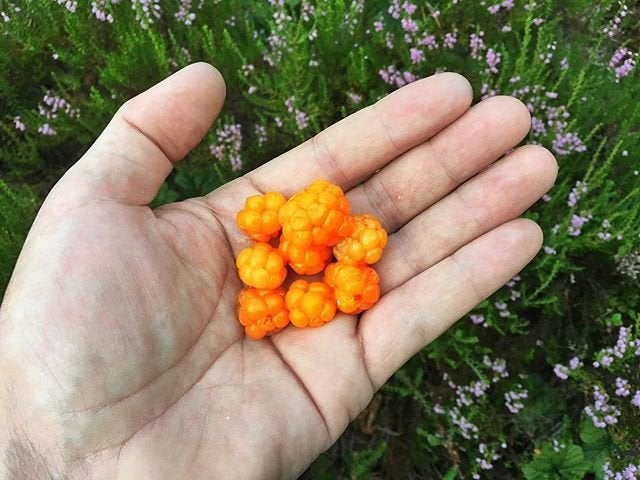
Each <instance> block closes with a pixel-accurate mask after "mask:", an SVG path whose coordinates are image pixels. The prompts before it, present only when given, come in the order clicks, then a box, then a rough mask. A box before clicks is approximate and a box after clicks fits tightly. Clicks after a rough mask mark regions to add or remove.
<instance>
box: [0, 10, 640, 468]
mask: <svg viewBox="0 0 640 480" xmlns="http://www.w3.org/2000/svg"><path fill="white" fill-rule="evenodd" d="M639 14H640V10H639V9H638V7H637V6H636V5H635V4H634V3H632V2H628V3H625V2H624V1H612V0H600V1H597V2H592V1H590V0H567V1H552V0H537V1H525V0H503V1H498V0H494V1H472V0H433V1H431V2H415V3H413V2H411V1H409V0H407V1H400V0H370V1H367V2H365V1H364V0H353V1H351V0H327V1H322V2H310V1H307V0H286V1H285V0H269V1H248V0H216V1H214V0H209V1H200V0H181V1H178V0H117V1H116V0H95V1H92V2H81V1H75V0H31V1H29V2H17V1H14V2H9V1H6V0H4V1H1V0H0V38H1V39H2V45H3V48H2V49H1V50H0V92H2V94H1V95H0V145H1V147H0V172H1V174H2V178H4V179H5V181H6V182H7V183H8V184H11V185H12V187H8V186H7V185H6V184H5V183H4V182H3V183H0V262H1V263H0V274H1V275H0V285H4V283H3V282H6V279H7V276H8V273H7V272H10V270H11V268H12V266H13V262H14V261H15V258H16V256H17V252H18V250H19V248H20V244H21V242H22V241H23V238H24V234H25V233H26V229H27V228H28V223H29V221H30V219H31V218H32V215H33V212H34V207H35V201H34V200H33V197H31V195H32V194H31V193H30V192H36V195H37V196H38V197H39V198H43V197H44V195H45V194H46V191H47V189H48V188H50V186H51V185H52V184H53V183H54V182H55V181H56V179H57V178H59V176H60V175H61V174H62V173H63V172H64V170H65V168H66V167H68V166H69V165H70V164H71V163H73V162H74V161H75V159H77V158H78V156H80V155H81V154H82V153H83V152H84V151H85V150H86V149H87V148H88V146H89V145H90V144H91V142H92V141H93V139H95V137H96V136H97V135H98V133H99V132H100V131H101V129H102V128H103V127H104V126H105V124H106V123H107V121H108V120H109V118H110V117H111V115H113V113H114V112H115V110H116V109H117V108H118V106H119V105H120V104H121V103H122V102H123V101H125V100H126V99H127V98H129V97H131V96H132V95H135V94H136V93H138V92H139V91H141V90H143V89H145V88H147V87H149V86H150V85H152V84H153V83H155V82H157V81H159V80H160V79H162V78H163V77H165V76H167V75H168V74H170V73H171V72H173V71H175V70H177V69H179V68H181V67H182V66H184V65H187V64H189V63H191V62H195V61H207V62H210V63H212V64H214V65H215V66H216V67H217V68H218V69H219V70H220V71H221V72H222V73H223V75H224V77H225V79H226V82H227V102H226V106H225V108H224V110H223V114H222V116H221V118H220V119H219V121H218V122H217V123H216V124H215V125H214V126H213V128H212V129H211V131H210V132H209V134H208V135H207V136H206V138H205V140H204V141H203V142H202V144H201V145H200V146H198V147H197V148H196V149H195V150H194V151H193V152H192V153H191V154H190V155H189V157H188V158H187V159H186V160H184V161H183V162H181V163H180V164H179V165H178V166H177V168H176V170H175V171H174V173H173V174H172V175H171V176H170V177H169V179H168V180H167V182H166V184H165V185H164V186H163V188H162V190H161V192H160V194H159V195H158V197H157V198H156V199H155V201H154V204H155V205H159V204H162V203H167V202H171V201H174V200H179V199H183V198H187V197H190V196H195V195H202V194H204V193H206V192H208V191H210V190H212V189H214V188H216V187H217V186H219V185H221V184H222V183H224V182H226V181H228V180H230V179H232V178H234V177H235V176H237V175H240V174H242V173H243V172H245V171H247V170H249V169H251V168H254V167H255V166H257V165H259V164H261V163H263V162H266V161H268V160H269V159H271V158H273V157H274V156H276V155H278V154H279V153H281V152H283V151H285V150H287V149H289V148H290V147H292V146H294V145H296V144H297V143H299V142H300V141H302V140H304V139H306V138H309V137H310V136H312V135H313V134H314V133H315V132H317V131H318V130H320V129H322V128H324V127H326V126H328V125H330V124H331V123H333V122H334V121H336V120H338V119H339V118H342V117H344V116H345V115H348V114H349V113H351V112H353V111H355V110H357V109H359V108H361V107H363V106H365V105H368V104H370V103H372V102H374V101H375V100H376V99H378V98H380V97H381V96H383V95H385V94H387V93H388V92H390V91H392V90H394V89H397V88H399V87H402V86H403V85H405V84H407V83H410V82H412V81H415V80H416V79H418V78H421V77H425V76H428V75H431V74H433V73H434V72H438V71H444V70H449V71H457V72H460V73H462V74H464V75H465V76H466V77H467V78H469V80H470V81H471V83H472V84H473V86H474V90H475V94H476V100H480V99H483V98H487V97H489V96H492V95H496V94H505V95H513V96H515V97H517V98H519V99H521V100H522V101H523V102H524V103H525V104H526V105H527V107H528V108H529V111H530V112H531V115H532V129H531V132H530V134H529V136H528V138H527V139H526V140H525V143H537V144H541V145H544V146H545V147H547V148H549V149H550V150H551V151H552V152H553V153H554V154H555V155H556V157H557V159H558V162H559V165H560V173H559V178H558V181H557V184H556V186H555V187H554V188H553V189H552V190H551V191H550V192H549V193H548V194H547V195H546V196H545V197H544V198H543V199H542V200H541V201H540V202H538V204H537V205H535V207H534V208H533V209H532V210H531V211H529V212H528V213H527V216H529V217H530V218H532V219H534V220H536V221H537V222H538V223H539V224H540V225H541V226H542V228H543V230H544V233H545V243H544V247H543V250H542V251H541V252H540V254H539V255H538V256H537V258H536V259H535V260H534V261H533V262H532V264H531V265H530V266H529V267H527V268H526V269H525V270H524V271H523V272H522V273H521V274H520V275H518V276H516V277H514V278H513V279H512V280H511V281H510V282H509V283H507V285H505V286H504V288H503V289H501V290H500V291H499V292H497V293H496V294H495V295H494V296H492V297H491V298H490V299H489V300H487V301H485V302H483V303H482V304H481V305H479V306H478V307H477V308H476V309H475V310H474V311H473V312H472V313H471V314H470V315H469V316H468V317H466V318H463V319H462V320H460V322H458V324H457V325H456V326H455V327H454V328H452V329H451V330H450V331H449V332H448V333H446V334H445V335H443V336H442V337H441V338H439V339H438V340H437V341H436V342H434V343H433V344H432V345H430V346H429V347H427V348H426V349H424V350H423V351H422V352H421V353H420V354H418V355H417V356H416V357H415V358H414V359H412V360H411V361H410V362H409V363H408V364H407V365H406V366H405V367H404V368H403V369H402V370H401V371H400V372H399V373H398V374H397V375H396V376H395V377H394V378H393V379H392V380H391V381H390V382H389V384H388V385H387V386H385V387H384V388H383V390H382V391H381V392H380V393H378V394H377V395H376V397H375V398H374V400H373V401H372V403H371V405H370V406H369V407H368V408H367V410H366V411H365V412H364V413H363V414H362V415H361V416H360V417H359V418H358V419H357V420H356V421H355V422H354V423H353V424H352V425H351V427H350V428H349V430H348V431H347V433H346V434H345V435H344V436H343V438H342V439H341V440H340V441H339V442H338V444H337V445H336V446H334V447H333V448H332V449H331V450H329V451H328V452H327V453H326V454H324V455H323V456H322V457H321V458H320V459H318V461H317V462H316V463H315V464H314V465H312V467H311V468H310V469H309V471H308V472H307V473H306V474H305V475H306V477H307V478H372V477H379V478H446V479H455V478H526V479H547V478H550V479H555V478H562V479H581V478H598V479H601V478H637V477H640V373H639V370H640V369H639V368H638V367H639V366H640V291H639V289H638V287H639V279H640V172H639V170H640V162H639V161H638V158H639V157H638V151H639V144H640V141H639V138H638V137H639V134H638V119H639V116H640V112H639V108H640V107H639V106H638V105H639V104H638V101H637V99H638V98H640V84H639V82H638V74H637V69H636V68H635V64H636V61H637V52H638V49H639V48H640V45H638V42H637V38H638V33H639V32H640V21H639V19H640V16H639ZM18 192H19V193H18Z"/></svg>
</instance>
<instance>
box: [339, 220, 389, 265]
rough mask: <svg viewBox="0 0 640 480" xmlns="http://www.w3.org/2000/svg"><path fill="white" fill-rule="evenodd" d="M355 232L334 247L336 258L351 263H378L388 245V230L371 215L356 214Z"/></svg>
mask: <svg viewBox="0 0 640 480" xmlns="http://www.w3.org/2000/svg"><path fill="white" fill-rule="evenodd" d="M353 222H354V227H353V232H351V235H349V236H348V237H345V238H343V239H342V240H340V241H339V242H338V243H337V244H336V245H335V246H334V247H333V254H334V255H335V257H336V259H337V260H339V261H343V262H349V263H367V264H369V265H371V264H374V263H376V262H377V261H378V260H380V257H382V250H383V249H384V247H385V246H386V245H387V232H385V230H384V228H382V225H380V222H379V221H378V220H377V219H376V218H375V217H373V216H371V215H367V214H364V215H355V216H354V217H353Z"/></svg>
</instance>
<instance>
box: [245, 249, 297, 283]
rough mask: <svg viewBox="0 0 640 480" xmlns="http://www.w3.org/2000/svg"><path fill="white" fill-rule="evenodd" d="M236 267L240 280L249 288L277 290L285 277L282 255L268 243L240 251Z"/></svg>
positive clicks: (285, 268)
mask: <svg viewBox="0 0 640 480" xmlns="http://www.w3.org/2000/svg"><path fill="white" fill-rule="evenodd" d="M236 266H237V267H238V275H239V276H240V280H242V281H243V282H244V283H246V284H247V285H249V286H250V287H255V288H277V287H279V286H280V285H282V282H284V279H285V278H286V277H287V267H286V266H285V264H284V259H283V258H282V255H280V252H279V251H278V250H276V249H275V248H273V247H272V246H271V245H269V244H268V243H256V244H255V245H254V246H253V247H248V248H245V249H244V250H242V251H241V252H240V253H239V254H238V258H236Z"/></svg>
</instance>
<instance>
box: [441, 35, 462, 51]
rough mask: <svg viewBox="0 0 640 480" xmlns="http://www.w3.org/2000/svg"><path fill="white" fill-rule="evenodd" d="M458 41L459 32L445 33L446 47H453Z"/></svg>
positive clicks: (443, 41) (443, 42)
mask: <svg viewBox="0 0 640 480" xmlns="http://www.w3.org/2000/svg"><path fill="white" fill-rule="evenodd" d="M456 43H458V34H457V33H456V32H451V33H445V35H444V39H443V40H442V46H443V47H444V48H453V47H454V46H455V44H456Z"/></svg>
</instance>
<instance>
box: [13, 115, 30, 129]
mask: <svg viewBox="0 0 640 480" xmlns="http://www.w3.org/2000/svg"><path fill="white" fill-rule="evenodd" d="M13 125H14V126H15V127H16V130H20V131H21V132H24V131H25V130H26V129H27V126H26V125H25V124H24V123H23V122H22V120H21V119H20V117H19V116H16V117H13Z"/></svg>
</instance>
